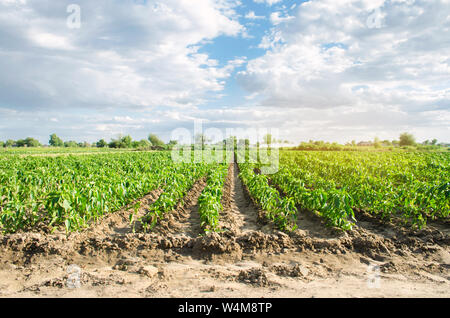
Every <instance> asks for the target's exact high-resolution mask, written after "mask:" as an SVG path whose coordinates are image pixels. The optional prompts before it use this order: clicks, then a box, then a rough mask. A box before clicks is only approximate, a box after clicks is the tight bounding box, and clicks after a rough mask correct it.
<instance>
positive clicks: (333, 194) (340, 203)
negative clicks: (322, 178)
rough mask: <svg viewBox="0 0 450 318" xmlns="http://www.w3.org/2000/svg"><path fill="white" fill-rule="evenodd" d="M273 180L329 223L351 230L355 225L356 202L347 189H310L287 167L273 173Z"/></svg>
mask: <svg viewBox="0 0 450 318" xmlns="http://www.w3.org/2000/svg"><path fill="white" fill-rule="evenodd" d="M271 180H272V181H273V182H274V183H275V184H277V185H278V186H279V187H280V188H281V190H282V191H283V192H285V193H286V194H287V195H288V196H289V197H290V198H292V199H293V200H294V202H295V204H298V205H300V206H301V207H302V208H304V209H306V210H309V211H317V212H318V213H319V215H320V216H321V217H323V218H324V219H325V220H326V222H327V224H328V225H330V226H335V227H339V228H341V229H344V230H351V229H352V227H353V226H354V224H355V223H354V222H355V216H354V213H353V209H352V207H353V205H354V202H353V199H352V197H351V196H350V195H349V194H348V193H345V191H342V190H337V189H328V190H325V189H320V188H319V189H314V190H313V189H308V188H306V187H305V183H304V182H303V181H301V180H300V179H297V178H295V177H294V176H293V174H292V173H291V172H290V171H289V169H286V168H281V169H280V171H279V172H278V173H276V174H274V175H272V176H271Z"/></svg>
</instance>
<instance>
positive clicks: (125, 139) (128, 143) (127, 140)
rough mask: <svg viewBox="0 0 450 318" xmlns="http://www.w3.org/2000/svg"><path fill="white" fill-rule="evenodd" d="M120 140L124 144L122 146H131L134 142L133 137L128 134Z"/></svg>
mask: <svg viewBox="0 0 450 318" xmlns="http://www.w3.org/2000/svg"><path fill="white" fill-rule="evenodd" d="M120 142H121V144H122V147H120V148H131V147H132V144H133V138H131V136H130V135H127V136H124V137H122V138H120Z"/></svg>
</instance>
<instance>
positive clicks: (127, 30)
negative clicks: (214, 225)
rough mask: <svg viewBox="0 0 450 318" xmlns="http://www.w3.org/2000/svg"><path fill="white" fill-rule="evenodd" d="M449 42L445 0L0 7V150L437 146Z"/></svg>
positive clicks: (44, 0) (126, 1)
mask: <svg viewBox="0 0 450 318" xmlns="http://www.w3.org/2000/svg"><path fill="white" fill-rule="evenodd" d="M73 4H75V6H76V9H77V10H78V9H79V13H80V15H77V14H78V11H77V10H75V11H73V10H72V9H73V8H72V9H70V10H68V9H69V6H70V5H73ZM78 18H79V20H78ZM78 21H79V22H80V23H79V25H77V24H76V23H77V22H78ZM449 31H450V3H449V2H448V1H445V0H436V1H426V0H408V1H401V0H341V1H335V0H311V1H299V0H297V1H295V0H196V1H192V0H165V1H159V0H146V1H143V0H123V1H118V0H100V1H87V0H80V1H76V0H70V1H51V0H0V69H1V70H2V72H0V140H6V139H19V138H26V137H28V136H33V137H36V138H38V139H39V140H40V141H41V142H43V143H47V142H48V136H49V135H50V134H51V133H56V134H58V135H59V136H60V137H61V138H63V139H64V140H77V141H89V142H93V141H96V140H98V139H100V138H105V139H107V140H109V139H111V138H115V137H117V136H119V135H120V134H131V135H132V137H133V138H135V139H142V138H146V136H148V134H149V133H157V134H159V135H160V136H162V137H163V138H164V139H165V140H168V139H170V137H171V132H173V131H174V130H175V129H177V128H187V129H193V126H194V122H195V121H199V120H202V121H203V123H204V126H205V127H209V128H211V127H215V128H218V129H220V130H222V131H225V130H226V129H232V128H241V129H261V128H276V129H279V132H280V136H279V137H280V138H283V139H288V140H290V141H292V142H295V143H298V142H300V141H304V140H310V139H315V140H327V141H338V142H347V141H351V140H372V139H373V138H375V137H379V138H380V139H390V140H392V139H396V138H398V136H399V134H400V133H402V132H405V131H407V132H410V133H413V134H414V135H415V136H416V137H417V139H418V140H419V141H423V140H426V139H433V138H437V139H438V140H440V141H442V142H449V141H450V139H449V135H450V134H449V130H450V125H449V123H450V58H449V56H450V39H449V37H448V34H449Z"/></svg>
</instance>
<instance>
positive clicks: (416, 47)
mask: <svg viewBox="0 0 450 318" xmlns="http://www.w3.org/2000/svg"><path fill="white" fill-rule="evenodd" d="M449 14H450V2H449V1H446V0H436V1H425V0H411V1H400V0H395V1H394V0H377V1H372V0H370V1H369V0H345V1H333V0H323V1H317V0H316V1H314V0H313V1H308V2H305V3H302V4H301V5H299V6H298V7H297V8H296V15H295V16H296V19H292V20H290V21H285V23H282V24H279V25H276V26H275V27H274V28H272V30H270V31H269V32H268V33H267V34H266V36H265V37H264V38H263V40H262V41H261V44H260V47H263V48H267V49H268V50H267V52H266V54H265V55H264V56H262V57H259V58H256V59H253V60H250V61H248V64H247V68H246V69H245V70H244V71H242V72H240V73H239V75H238V77H239V82H240V83H241V85H242V86H243V87H244V88H245V89H246V90H247V91H248V92H249V94H250V95H251V96H252V97H255V96H259V98H260V105H264V106H276V107H286V108H292V107H293V108H299V109H304V108H310V109H322V110H324V109H333V108H340V107H350V108H351V109H354V110H358V111H362V112H365V113H366V114H376V113H377V111H378V110H380V109H383V112H384V113H385V114H386V116H391V115H392V112H398V113H399V114H400V113H401V114H404V116H405V117H404V118H410V119H412V118H413V117H408V114H414V116H417V117H414V118H420V119H421V120H424V121H426V123H427V125H428V126H430V125H432V123H434V122H439V120H440V118H442V116H443V114H446V115H445V116H446V117H447V118H448V113H449V111H450V90H449V89H448V88H449V87H450V59H449V58H448V57H449V56H450V46H448V45H447V44H448V34H449V28H450V23H449V20H448V18H447V17H448V15H449ZM272 16H273V17H275V19H272V20H275V21H276V20H277V19H276V18H277V17H279V16H278V15H276V16H275V15H274V14H272ZM418 113H420V115H418ZM375 117H376V116H375ZM386 125H389V121H388V123H386ZM444 133H447V134H448V128H447V127H441V132H440V135H443V134H444Z"/></svg>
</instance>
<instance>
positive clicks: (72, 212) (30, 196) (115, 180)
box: [0, 153, 173, 232]
mask: <svg viewBox="0 0 450 318" xmlns="http://www.w3.org/2000/svg"><path fill="white" fill-rule="evenodd" d="M171 166H173V164H172V163H171V160H170V156H169V155H168V154H165V153H126V154H99V155H95V156H81V157H80V156H76V157H74V156H68V157H26V158H19V157H18V156H10V157H7V158H4V159H2V160H0V230H1V231H2V232H16V231H18V230H21V229H24V230H25V229H30V228H33V227H35V226H37V225H45V226H47V227H49V228H53V227H55V226H59V225H64V226H65V228H66V230H67V231H68V232H69V231H76V230H79V229H82V228H84V227H87V226H88V225H89V224H91V223H92V222H95V221H97V220H98V219H100V218H101V217H102V216H103V215H104V214H106V213H110V212H113V211H116V210H118V209H120V208H122V207H123V206H125V205H127V204H129V203H131V202H133V201H134V200H136V199H138V198H140V197H142V196H144V195H145V194H147V193H149V192H151V191H152V190H155V189H157V188H159V187H160V186H161V185H162V183H163V182H164V176H167V175H168V174H169V171H170V169H171Z"/></svg>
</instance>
